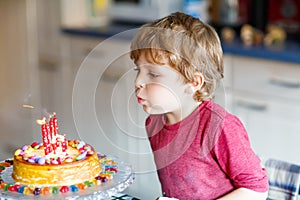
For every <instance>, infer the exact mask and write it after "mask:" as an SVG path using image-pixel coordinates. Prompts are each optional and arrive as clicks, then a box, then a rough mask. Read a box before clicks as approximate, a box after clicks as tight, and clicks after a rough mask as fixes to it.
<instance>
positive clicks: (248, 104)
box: [236, 100, 268, 112]
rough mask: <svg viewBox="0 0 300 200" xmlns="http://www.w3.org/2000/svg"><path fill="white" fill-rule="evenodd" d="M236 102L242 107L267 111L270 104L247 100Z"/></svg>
mask: <svg viewBox="0 0 300 200" xmlns="http://www.w3.org/2000/svg"><path fill="white" fill-rule="evenodd" d="M236 104H237V105H238V106H240V107H242V108H246V109H248V110H254V111H260V112H263V111H266V110H267V108H268V106H267V105H266V104H264V103H257V102H250V101H245V100H238V101H237V103H236Z"/></svg>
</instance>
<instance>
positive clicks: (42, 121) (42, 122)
mask: <svg viewBox="0 0 300 200" xmlns="http://www.w3.org/2000/svg"><path fill="white" fill-rule="evenodd" d="M36 123H37V124H39V125H43V124H45V123H46V117H43V119H37V120H36Z"/></svg>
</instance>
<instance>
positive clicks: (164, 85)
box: [135, 54, 194, 114]
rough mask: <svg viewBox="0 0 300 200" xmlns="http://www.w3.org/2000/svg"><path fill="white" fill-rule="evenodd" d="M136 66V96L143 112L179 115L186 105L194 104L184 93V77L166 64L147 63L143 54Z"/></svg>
mask: <svg viewBox="0 0 300 200" xmlns="http://www.w3.org/2000/svg"><path fill="white" fill-rule="evenodd" d="M164 63H167V61H165V62H164ZM136 64H137V67H136V71H137V76H136V80H135V87H136V96H137V100H138V103H139V104H141V105H142V106H143V109H144V111H145V112H147V113H149V114H163V113H172V114H180V113H181V110H182V109H183V108H184V107H185V105H186V104H189V103H193V102H194V100H193V97H192V96H193V95H192V94H190V93H188V92H186V91H187V87H188V84H185V83H184V77H183V76H182V75H181V74H180V73H179V72H177V71H176V70H174V69H172V68H171V67H170V66H169V65H168V64H163V65H159V64H155V63H149V62H148V61H147V60H146V58H145V56H144V55H143V54H142V55H141V56H140V58H139V60H138V61H137V62H136Z"/></svg>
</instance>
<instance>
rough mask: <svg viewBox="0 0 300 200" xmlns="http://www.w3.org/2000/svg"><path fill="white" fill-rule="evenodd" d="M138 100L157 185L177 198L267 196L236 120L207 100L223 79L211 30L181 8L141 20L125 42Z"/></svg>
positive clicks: (205, 199)
mask: <svg viewBox="0 0 300 200" xmlns="http://www.w3.org/2000/svg"><path fill="white" fill-rule="evenodd" d="M130 56H131V58H132V59H133V60H134V62H135V64H136V69H135V70H136V71H137V76H136V80H135V88H136V96H137V100H138V103H139V104H141V105H142V106H143V109H144V111H145V112H147V113H148V114H149V117H148V118H147V120H146V130H147V133H148V135H149V141H150V144H151V148H152V151H153V153H154V158H155V163H156V167H157V171H158V176H159V180H160V182H161V185H162V191H163V194H164V196H166V197H174V198H178V199H181V200H182V199H189V200H190V199H201V200H209V199H224V200H225V199H232V200H234V199H238V200H241V199H242V200H246V199H251V200H253V199H256V200H258V199H266V198H267V191H268V179H267V176H266V172H265V170H264V169H262V168H261V166H260V160H259V159H258V157H257V156H256V155H255V153H254V152H253V150H252V149H251V147H250V143H249V139H248V135H247V133H246V130H245V128H244V126H243V125H242V123H241V122H240V120H239V119H238V118H237V117H235V116H233V115H231V114H230V113H228V112H227V111H226V110H225V109H224V108H222V107H221V106H219V105H217V104H216V103H215V102H214V101H213V100H212V99H213V96H214V92H215V89H216V87H217V85H218V82H219V81H220V80H221V79H222V78H223V61H222V59H223V53H222V48H221V44H220V40H219V37H218V35H217V33H216V32H215V31H214V29H213V28H212V27H211V26H209V25H207V24H205V23H203V22H201V21H200V20H199V19H196V18H193V17H191V16H189V15H186V14H183V13H173V14H171V15H170V16H167V17H165V18H162V19H160V20H157V21H155V22H153V23H148V24H146V25H144V26H142V27H141V28H140V29H139V30H138V31H137V33H136V35H135V37H134V39H133V41H132V45H131V55H130Z"/></svg>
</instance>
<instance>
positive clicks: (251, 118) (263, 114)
mask: <svg viewBox="0 0 300 200" xmlns="http://www.w3.org/2000/svg"><path fill="white" fill-rule="evenodd" d="M233 104H234V106H233V113H234V114H235V115H237V116H238V117H239V118H240V119H241V120H242V122H243V123H244V125H245V127H246V129H247V131H248V134H249V138H250V141H251V145H252V147H253V149H254V151H255V152H256V153H257V154H258V156H260V157H262V158H263V159H267V158H277V159H281V160H286V161H290V162H293V163H298V164H300V157H299V154H300V148H298V147H299V141H300V126H299V124H300V106H299V105H298V104H297V102H296V101H292V100H290V101H288V100H284V101H281V100H278V99H273V98H272V97H270V96H268V97H267V96H254V95H249V94H245V93H243V94H241V93H235V94H234V97H233Z"/></svg>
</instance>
